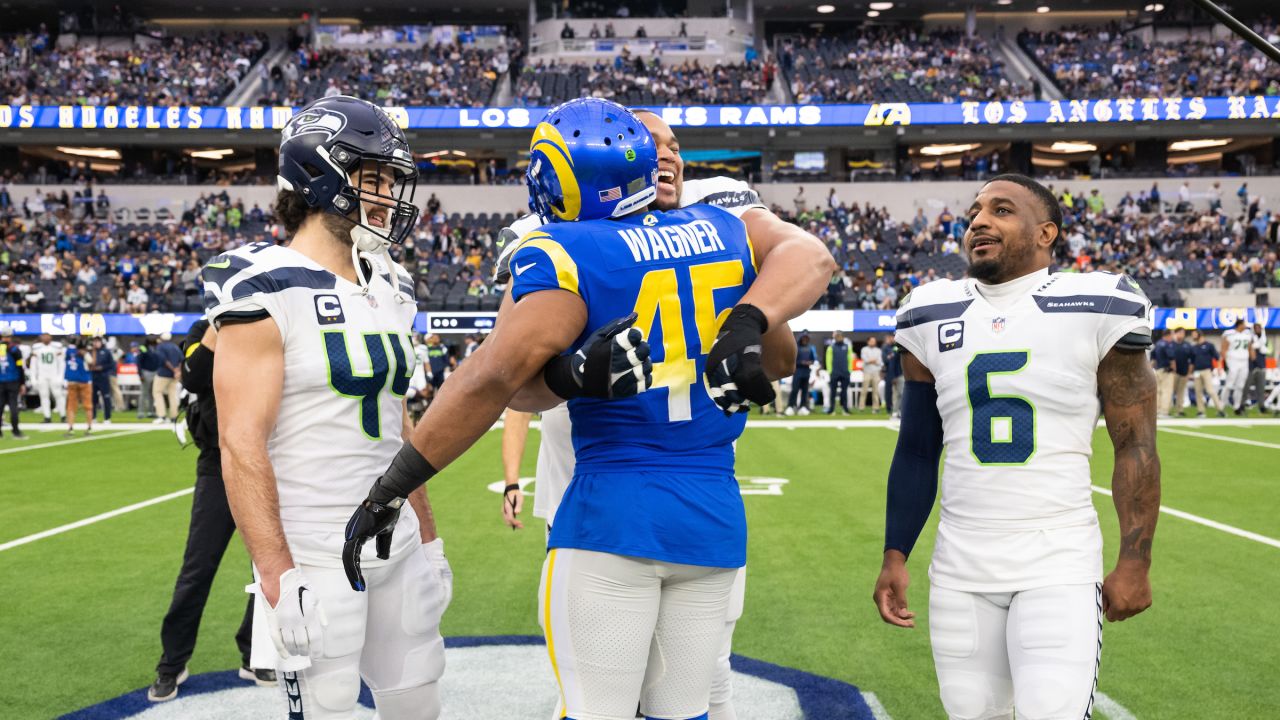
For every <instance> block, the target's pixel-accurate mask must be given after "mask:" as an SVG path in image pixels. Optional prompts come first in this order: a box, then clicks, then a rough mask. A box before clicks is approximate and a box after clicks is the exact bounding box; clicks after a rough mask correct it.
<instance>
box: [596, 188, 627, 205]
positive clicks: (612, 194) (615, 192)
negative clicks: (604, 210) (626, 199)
mask: <svg viewBox="0 0 1280 720" xmlns="http://www.w3.org/2000/svg"><path fill="white" fill-rule="evenodd" d="M621 199H622V188H620V187H611V188H609V189H608V190H601V191H600V202H612V201H614V200H621Z"/></svg>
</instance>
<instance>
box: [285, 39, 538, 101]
mask: <svg viewBox="0 0 1280 720" xmlns="http://www.w3.org/2000/svg"><path fill="white" fill-rule="evenodd" d="M511 42H513V43H514V44H515V46H516V47H517V48H518V46H519V42H518V41H515V40H512V41H511ZM510 62H511V54H510V51H508V50H481V49H477V48H469V47H463V46H461V45H457V44H450V45H424V46H423V47H421V48H382V49H345V48H344V49H325V50H319V51H317V50H314V49H310V48H301V49H299V50H298V51H297V52H296V53H295V54H294V56H293V57H291V58H289V59H288V60H286V61H284V62H282V63H281V64H280V73H279V75H280V77H279V79H276V77H275V75H276V73H275V72H274V71H273V72H272V75H273V77H272V78H271V79H270V80H268V82H267V87H266V91H265V92H264V93H263V95H262V99H261V101H260V102H261V104H265V105H305V104H307V103H308V102H311V101H312V100H315V99H316V98H319V97H324V96H326V95H338V94H345V95H355V96H358V97H362V98H366V99H368V100H370V101H371V102H375V103H377V104H379V105H439V106H450V107H483V106H485V105H487V104H489V101H490V99H491V98H492V97H493V90H494V87H495V85H496V83H497V79H498V77H499V76H500V75H503V74H505V73H506V72H507V67H508V65H509V64H510Z"/></svg>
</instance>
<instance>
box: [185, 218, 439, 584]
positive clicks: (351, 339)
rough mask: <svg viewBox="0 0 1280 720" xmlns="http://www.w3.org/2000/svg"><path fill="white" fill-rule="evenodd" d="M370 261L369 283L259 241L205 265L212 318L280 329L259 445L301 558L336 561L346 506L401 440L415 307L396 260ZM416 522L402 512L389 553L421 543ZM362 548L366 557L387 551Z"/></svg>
mask: <svg viewBox="0 0 1280 720" xmlns="http://www.w3.org/2000/svg"><path fill="white" fill-rule="evenodd" d="M367 260H368V262H370V263H371V266H372V268H373V272H372V273H371V274H372V276H373V279H372V280H371V281H370V283H369V288H368V292H367V293H365V292H362V291H361V289H360V286H359V285H357V284H355V283H353V282H350V281H348V280H346V279H343V278H341V277H338V276H336V275H334V274H333V273H331V272H329V271H328V270H325V269H324V268H323V267H321V266H320V265H319V264H317V263H316V262H314V261H313V260H311V259H310V258H308V257H306V256H305V255H302V254H301V253H298V252H296V251H294V250H291V249H289V248H287V247H283V246H277V245H272V244H271V243H265V242H263V243H254V244H252V245H246V246H244V247H241V248H238V249H236V250H233V251H231V252H227V253H223V254H222V255H219V256H217V257H216V258H214V259H213V260H211V261H210V262H209V264H208V265H206V266H205V268H204V271H203V279H204V290H205V309H206V311H207V312H208V314H209V318H210V319H211V320H212V321H213V322H214V323H215V324H216V325H218V326H219V327H222V326H224V325H226V324H228V323H232V322H237V321H240V322H245V321H254V320H260V319H266V318H270V319H271V320H273V321H274V322H275V324H276V326H277V327H278V328H279V329H280V337H281V340H282V341H283V345H284V388H283V393H282V395H281V398H280V411H279V415H278V417H277V419H276V424H275V428H274V430H273V431H272V433H271V437H270V438H269V439H268V441H267V449H268V452H269V453H270V456H271V466H272V468H273V469H274V471H275V475H276V485H277V488H278V492H279V495H280V519H281V521H282V522H283V525H284V530H285V536H286V538H287V539H288V541H289V547H290V550H291V551H292V552H293V554H294V559H295V560H296V561H297V562H299V563H304V564H308V565H317V566H326V567H338V566H340V565H341V559H340V557H339V553H340V550H341V548H342V532H343V529H344V527H345V526H346V522H347V519H348V518H349V517H350V515H351V508H352V507H354V506H356V505H358V504H359V503H360V501H361V500H363V499H364V496H365V494H366V493H368V491H369V485H370V484H372V483H373V481H374V480H376V479H377V477H378V474H379V473H381V472H382V470H383V469H385V468H386V467H387V465H389V464H390V463H391V459H392V458H393V457H395V454H396V452H397V451H398V450H399V449H400V446H401V444H402V441H401V430H402V417H403V409H402V404H401V403H402V400H401V398H403V396H404V394H405V391H406V390H407V389H408V387H409V379H410V377H411V376H412V375H413V370H414V366H415V364H416V362H415V358H414V353H413V347H412V344H411V339H410V336H409V333H410V331H411V328H412V325H413V318H414V315H415V314H416V312H417V307H416V305H415V304H414V303H413V301H412V295H411V293H412V284H411V283H410V282H409V280H408V275H407V273H405V272H404V270H403V269H401V268H400V267H399V266H395V267H390V268H388V267H387V266H386V265H384V264H383V260H382V259H381V258H367ZM407 293H408V299H407V300H406V294H407ZM246 381H247V382H248V381H250V380H249V379H246ZM417 526H418V520H417V517H416V516H415V515H414V514H413V513H412V512H405V513H401V515H400V522H399V525H397V526H396V531H395V546H394V547H393V548H392V558H393V559H396V558H398V556H399V554H400V553H404V552H409V551H414V550H416V549H417V548H418V546H419V539H418V533H417ZM365 550H366V555H365V558H364V560H363V563H364V564H365V565H366V566H369V567H373V566H376V565H377V564H379V563H380V562H386V561H379V560H377V559H376V557H375V556H374V553H373V552H372V549H371V548H370V547H366V548H365Z"/></svg>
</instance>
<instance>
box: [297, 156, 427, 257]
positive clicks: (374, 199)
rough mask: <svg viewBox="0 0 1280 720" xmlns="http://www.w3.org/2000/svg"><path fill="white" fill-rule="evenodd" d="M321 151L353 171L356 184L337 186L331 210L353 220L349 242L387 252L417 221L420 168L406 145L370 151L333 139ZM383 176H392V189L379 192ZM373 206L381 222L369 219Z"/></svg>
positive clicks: (333, 162)
mask: <svg viewBox="0 0 1280 720" xmlns="http://www.w3.org/2000/svg"><path fill="white" fill-rule="evenodd" d="M317 153H319V154H320V156H321V157H322V158H324V159H325V160H327V161H328V162H329V163H330V164H331V165H333V166H334V167H336V168H339V169H340V170H341V171H342V172H343V173H344V175H345V176H346V177H348V178H350V177H352V176H355V184H354V185H353V184H352V183H350V182H347V183H346V184H344V185H343V187H342V188H341V189H340V190H339V191H338V194H337V196H336V197H334V199H333V204H332V206H331V208H330V210H331V212H333V213H335V214H337V215H341V216H342V217H343V218H345V219H346V220H347V221H349V222H351V223H352V224H353V227H352V228H351V242H352V244H353V245H354V246H355V247H356V249H357V250H358V251H360V252H367V253H381V252H385V251H386V250H387V249H388V247H389V246H390V245H391V244H393V243H394V244H396V245H399V244H401V243H403V242H404V240H405V238H407V237H409V233H411V232H413V229H414V226H415V225H417V222H418V213H419V210H418V206H417V205H415V204H414V203H413V196H414V193H415V192H416V191H417V188H418V170H417V168H416V167H415V166H414V164H413V158H412V156H410V155H409V152H408V151H407V150H400V149H397V150H395V151H393V154H392V155H370V154H368V153H363V152H360V151H359V150H356V149H355V148H352V147H349V146H347V145H345V144H343V143H335V144H334V146H333V148H332V150H330V151H327V152H326V150H325V149H324V148H323V147H321V148H317ZM383 177H391V178H393V182H392V183H391V189H390V192H389V193H388V194H383V193H382V192H380V190H381V189H382V187H383V186H384V183H383V181H382V178H383ZM370 188H373V189H370ZM370 206H372V207H373V212H374V213H375V214H376V215H379V216H381V222H380V225H381V227H379V225H377V224H374V223H373V222H371V220H370V211H369V207H370ZM379 211H382V212H379ZM353 213H354V215H355V216H354V217H353Z"/></svg>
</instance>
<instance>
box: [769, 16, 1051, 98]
mask: <svg viewBox="0 0 1280 720" xmlns="http://www.w3.org/2000/svg"><path fill="white" fill-rule="evenodd" d="M778 58H779V64H780V65H781V67H782V71H783V73H784V75H785V76H786V78H787V80H788V82H789V84H790V88H791V94H792V95H793V96H794V97H795V101H796V102H798V103H871V102H883V101H887V100H888V101H897V102H960V101H964V100H1015V99H1022V100H1030V99H1032V94H1031V92H1030V90H1029V89H1028V88H1024V87H1022V86H1019V85H1017V84H1015V83H1013V82H1011V81H1010V80H1009V78H1008V77H1006V76H1005V73H1004V69H1003V67H1002V65H1001V63H1000V61H999V60H998V59H997V57H996V53H995V52H994V51H993V50H992V49H991V48H990V47H989V46H988V45H987V43H986V41H984V40H983V39H982V38H980V37H973V38H967V37H965V35H964V33H963V32H962V31H960V30H937V31H933V32H930V33H920V32H918V31H915V30H906V31H904V30H903V29H902V28H888V27H865V28H862V29H859V30H857V31H853V32H850V33H847V34H844V35H841V36H839V37H809V38H804V39H790V40H786V41H784V42H783V43H782V45H781V48H780V49H779V51H778Z"/></svg>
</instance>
